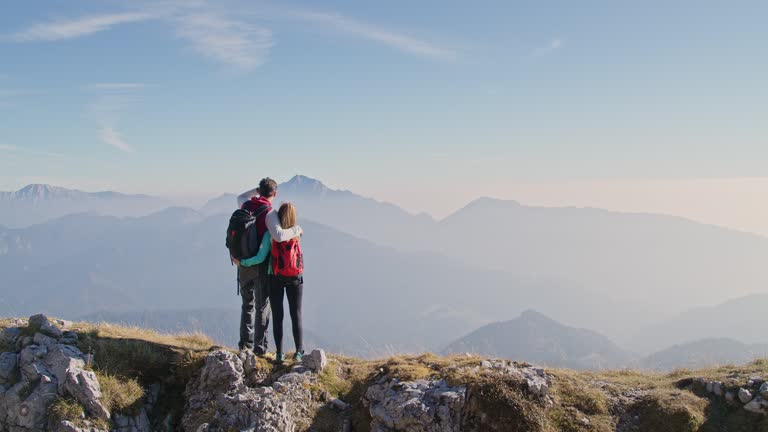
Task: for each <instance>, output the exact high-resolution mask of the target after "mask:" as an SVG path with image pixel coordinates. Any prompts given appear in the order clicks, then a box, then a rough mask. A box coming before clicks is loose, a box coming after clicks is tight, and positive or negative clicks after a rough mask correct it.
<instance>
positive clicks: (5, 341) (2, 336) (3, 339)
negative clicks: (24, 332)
mask: <svg viewBox="0 0 768 432" xmlns="http://www.w3.org/2000/svg"><path fill="white" fill-rule="evenodd" d="M20 333H21V331H20V330H19V328H18V327H8V328H4V329H2V330H0V346H5V347H13V346H15V345H16V341H18V340H19V334H20Z"/></svg>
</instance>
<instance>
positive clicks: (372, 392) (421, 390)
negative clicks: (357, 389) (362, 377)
mask: <svg viewBox="0 0 768 432" xmlns="http://www.w3.org/2000/svg"><path fill="white" fill-rule="evenodd" d="M465 397H466V388H465V387H463V386H461V387H450V386H448V384H447V383H446V382H445V381H442V380H439V381H426V380H418V381H410V382H399V381H398V380H391V381H388V382H386V383H384V384H376V385H373V386H371V387H369V388H368V390H367V391H366V393H365V398H364V400H363V403H364V404H365V406H367V407H368V408H369V412H370V415H371V418H372V420H373V421H372V422H371V430H374V431H390V430H403V431H406V430H407V431H411V430H412V431H423V432H457V431H460V430H461V412H462V408H463V406H464V402H465Z"/></svg>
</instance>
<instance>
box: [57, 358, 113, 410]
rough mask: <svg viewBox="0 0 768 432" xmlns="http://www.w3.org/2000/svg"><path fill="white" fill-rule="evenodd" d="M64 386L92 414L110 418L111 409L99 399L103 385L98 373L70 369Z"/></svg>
mask: <svg viewBox="0 0 768 432" xmlns="http://www.w3.org/2000/svg"><path fill="white" fill-rule="evenodd" d="M64 388H65V389H66V391H67V392H68V393H69V394H70V395H72V396H73V397H74V398H75V399H77V401H78V402H80V403H81V404H82V405H83V407H84V408H85V410H86V411H87V412H88V413H89V414H90V415H92V416H93V417H96V418H100V419H104V420H109V419H110V414H109V411H107V409H106V408H105V407H104V405H103V404H102V403H101V401H100V400H99V399H101V387H100V386H99V381H98V380H97V379H96V374H94V373H93V372H91V371H88V370H74V371H73V370H68V371H67V378H66V382H65V384H64Z"/></svg>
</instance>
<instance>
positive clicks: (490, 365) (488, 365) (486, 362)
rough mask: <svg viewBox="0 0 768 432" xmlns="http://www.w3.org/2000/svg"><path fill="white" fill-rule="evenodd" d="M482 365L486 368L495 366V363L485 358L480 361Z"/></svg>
mask: <svg viewBox="0 0 768 432" xmlns="http://www.w3.org/2000/svg"><path fill="white" fill-rule="evenodd" d="M480 367H482V368H485V369H490V368H492V367H493V365H492V364H491V362H489V361H488V360H483V361H481V362H480Z"/></svg>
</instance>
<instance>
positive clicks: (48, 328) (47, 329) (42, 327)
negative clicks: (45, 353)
mask: <svg viewBox="0 0 768 432" xmlns="http://www.w3.org/2000/svg"><path fill="white" fill-rule="evenodd" d="M29 327H31V328H32V329H35V330H38V331H40V333H43V334H45V335H47V336H51V337H54V338H56V339H58V338H60V337H61V336H62V332H61V330H59V328H58V327H56V326H55V325H53V323H51V321H50V320H49V319H48V317H47V316H45V315H43V314H38V315H32V316H31V317H29Z"/></svg>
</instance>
